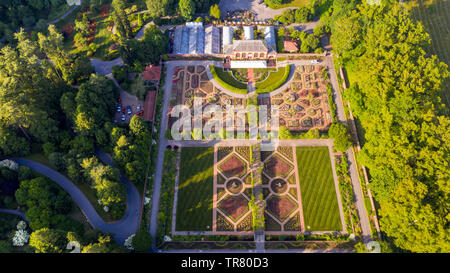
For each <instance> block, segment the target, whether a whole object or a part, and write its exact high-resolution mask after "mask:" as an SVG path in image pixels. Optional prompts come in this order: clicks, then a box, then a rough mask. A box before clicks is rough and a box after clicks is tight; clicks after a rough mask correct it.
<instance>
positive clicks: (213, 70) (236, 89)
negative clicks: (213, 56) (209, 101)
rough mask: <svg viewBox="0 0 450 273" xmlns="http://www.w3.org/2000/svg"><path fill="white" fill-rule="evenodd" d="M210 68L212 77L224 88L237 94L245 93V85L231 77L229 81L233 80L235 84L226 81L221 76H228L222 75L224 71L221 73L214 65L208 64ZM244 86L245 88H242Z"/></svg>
mask: <svg viewBox="0 0 450 273" xmlns="http://www.w3.org/2000/svg"><path fill="white" fill-rule="evenodd" d="M210 68H211V74H212V76H213V77H214V79H215V80H216V81H217V82H218V83H219V84H220V85H221V86H222V87H223V88H225V89H227V90H229V91H232V92H235V93H239V94H247V93H248V91H247V86H246V85H245V84H243V83H240V82H237V81H236V80H235V79H232V81H231V80H230V82H233V83H234V84H236V86H233V85H231V84H230V83H227V82H226V81H225V80H224V79H222V78H228V75H227V76H224V75H225V74H224V73H221V72H220V71H219V70H216V67H215V66H214V65H211V66H210ZM244 86H245V89H244V88H243V87H244Z"/></svg>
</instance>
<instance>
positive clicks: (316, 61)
mask: <svg viewBox="0 0 450 273" xmlns="http://www.w3.org/2000/svg"><path fill="white" fill-rule="evenodd" d="M311 63H312V64H318V63H319V61H318V60H312V61H311Z"/></svg>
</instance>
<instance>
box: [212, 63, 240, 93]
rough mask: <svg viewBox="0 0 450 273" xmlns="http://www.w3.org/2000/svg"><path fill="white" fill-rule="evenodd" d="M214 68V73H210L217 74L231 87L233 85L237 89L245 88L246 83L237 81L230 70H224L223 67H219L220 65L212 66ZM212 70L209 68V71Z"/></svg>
mask: <svg viewBox="0 0 450 273" xmlns="http://www.w3.org/2000/svg"><path fill="white" fill-rule="evenodd" d="M214 70H215V72H216V73H212V74H213V76H216V75H217V77H218V78H219V79H220V80H222V81H223V82H225V83H227V84H229V85H231V86H232V87H235V88H238V89H245V90H247V85H246V84H245V83H242V82H240V81H237V80H236V79H235V78H234V77H233V75H232V74H231V72H229V71H224V69H223V68H221V67H214ZM212 71H213V70H211V72H212ZM216 80H217V78H216ZM220 80H219V81H218V82H219V83H221V82H220ZM225 87H226V86H225ZM231 91H233V90H231Z"/></svg>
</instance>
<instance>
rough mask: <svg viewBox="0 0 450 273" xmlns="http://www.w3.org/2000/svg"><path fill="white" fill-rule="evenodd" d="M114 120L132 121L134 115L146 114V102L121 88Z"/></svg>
mask: <svg viewBox="0 0 450 273" xmlns="http://www.w3.org/2000/svg"><path fill="white" fill-rule="evenodd" d="M115 111H116V112H115V113H116V114H115V115H114V122H127V123H128V122H130V119H131V118H132V117H133V115H136V114H137V113H139V115H141V116H142V117H143V115H144V102H143V101H141V100H138V99H137V98H136V97H135V96H133V95H130V94H129V93H127V92H125V91H123V90H121V91H120V101H117V102H116V109H115Z"/></svg>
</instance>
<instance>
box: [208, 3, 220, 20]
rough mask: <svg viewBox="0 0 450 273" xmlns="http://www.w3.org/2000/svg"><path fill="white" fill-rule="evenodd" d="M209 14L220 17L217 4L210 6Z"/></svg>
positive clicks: (216, 17)
mask: <svg viewBox="0 0 450 273" xmlns="http://www.w3.org/2000/svg"><path fill="white" fill-rule="evenodd" d="M209 15H210V16H211V17H213V18H215V19H220V9H219V5H217V4H215V5H212V6H211V8H210V9H209Z"/></svg>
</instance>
